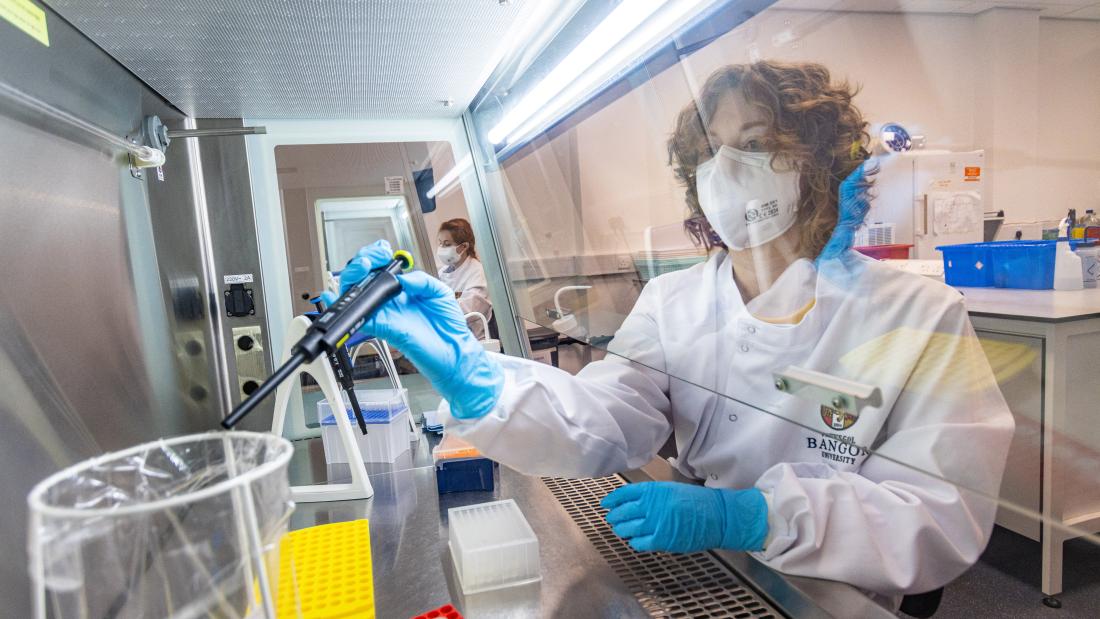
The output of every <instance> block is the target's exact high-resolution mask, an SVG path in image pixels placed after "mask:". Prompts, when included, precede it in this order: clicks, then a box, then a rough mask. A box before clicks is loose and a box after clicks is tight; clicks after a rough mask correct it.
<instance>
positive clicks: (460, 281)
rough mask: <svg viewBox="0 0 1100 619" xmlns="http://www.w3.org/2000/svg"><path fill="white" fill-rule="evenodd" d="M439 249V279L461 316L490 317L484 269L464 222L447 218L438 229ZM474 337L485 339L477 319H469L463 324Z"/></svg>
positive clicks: (490, 306)
mask: <svg viewBox="0 0 1100 619" xmlns="http://www.w3.org/2000/svg"><path fill="white" fill-rule="evenodd" d="M436 238H437V240H438V241H439V247H438V248H437V249H436V252H435V257H436V259H437V260H439V268H438V270H439V279H440V280H442V281H443V283H444V284H447V286H449V287H450V288H451V290H454V293H455V298H456V299H458V306H459V307H461V308H462V313H464V314H469V313H470V312H478V313H480V314H482V315H483V316H485V320H486V321H488V320H490V319H491V318H492V317H493V304H492V302H491V301H489V292H488V286H487V284H486V283H485V269H484V268H483V267H482V266H481V261H480V260H478V259H477V249H476V248H475V247H474V245H475V242H474V230H473V228H471V227H470V222H468V221H466V220H465V219H461V218H459V219H449V220H447V221H445V222H443V223H442V224H441V225H440V226H439V234H438V235H437V237H436ZM467 324H468V325H469V326H470V331H472V332H473V334H474V337H476V338H477V339H479V340H480V339H483V338H484V337H486V334H485V325H484V323H482V321H481V319H479V318H478V317H476V316H471V317H470V319H469V320H468V321H467Z"/></svg>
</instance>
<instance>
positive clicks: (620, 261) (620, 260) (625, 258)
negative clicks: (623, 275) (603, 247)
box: [615, 254, 634, 271]
mask: <svg viewBox="0 0 1100 619" xmlns="http://www.w3.org/2000/svg"><path fill="white" fill-rule="evenodd" d="M615 259H616V261H617V262H616V267H617V268H618V269H619V270H620V271H632V270H634V261H633V260H631V259H630V256H629V255H624V254H619V255H618V256H616V258H615Z"/></svg>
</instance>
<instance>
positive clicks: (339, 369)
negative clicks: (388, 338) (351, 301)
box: [303, 295, 367, 436]
mask: <svg viewBox="0 0 1100 619" xmlns="http://www.w3.org/2000/svg"><path fill="white" fill-rule="evenodd" d="M303 296H305V297H306V298H308V297H309V295H303ZM310 302H311V303H313V306H314V307H316V308H317V316H320V315H321V314H323V313H324V311H325V306H324V304H323V303H321V297H315V298H313V299H310ZM315 318H316V317H314V319H315ZM328 364H329V365H330V366H332V373H333V374H334V375H335V376H336V382H337V383H339V384H340V387H341V388H342V389H343V390H344V394H345V395H347V397H348V404H350V405H351V411H352V412H353V413H355V422H356V423H357V424H359V431H360V432H362V433H363V435H364V436H365V435H366V434H367V420H366V419H363V409H362V408H360V407H359V397H358V396H356V395H355V376H354V374H353V372H354V368H353V366H352V363H351V359H350V358H349V357H348V351H347V349H346V348H345V347H343V346H337V347H336V350H330V351H328ZM335 410H336V409H335V407H334V408H333V411H335Z"/></svg>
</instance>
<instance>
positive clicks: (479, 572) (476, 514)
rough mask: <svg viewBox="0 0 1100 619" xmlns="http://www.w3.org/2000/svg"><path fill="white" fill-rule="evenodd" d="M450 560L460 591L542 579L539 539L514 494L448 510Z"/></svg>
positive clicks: (475, 590) (490, 589)
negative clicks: (509, 496)
mask: <svg viewBox="0 0 1100 619" xmlns="http://www.w3.org/2000/svg"><path fill="white" fill-rule="evenodd" d="M447 519H448V521H449V527H448V528H449V536H450V539H449V545H450V548H451V560H452V561H454V566H455V572H456V573H457V575H458V581H459V583H460V585H461V586H462V592H463V593H464V594H467V595H469V594H472V593H481V592H483V591H492V590H494V589H503V588H504V587H512V586H516V585H524V584H528V583H532V582H537V581H539V580H541V579H542V573H541V571H540V568H539V540H538V538H537V537H535V532H534V531H532V530H531V525H529V524H527V519H526V518H524V517H523V512H521V511H520V509H519V506H518V505H516V502H515V501H513V500H512V499H508V500H506V501H494V502H492V503H480V504H477V505H467V506H465V507H452V508H451V509H449V510H447Z"/></svg>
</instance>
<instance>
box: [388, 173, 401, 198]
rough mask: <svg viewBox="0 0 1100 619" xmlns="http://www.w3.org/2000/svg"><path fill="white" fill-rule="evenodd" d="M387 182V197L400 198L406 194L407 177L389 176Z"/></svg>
mask: <svg viewBox="0 0 1100 619" xmlns="http://www.w3.org/2000/svg"><path fill="white" fill-rule="evenodd" d="M385 181H386V195H388V196H400V195H404V193H405V177H403V176H387V177H385Z"/></svg>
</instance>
